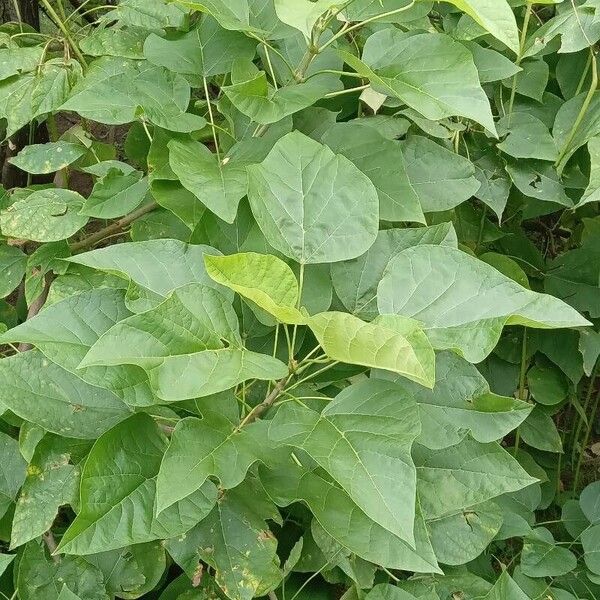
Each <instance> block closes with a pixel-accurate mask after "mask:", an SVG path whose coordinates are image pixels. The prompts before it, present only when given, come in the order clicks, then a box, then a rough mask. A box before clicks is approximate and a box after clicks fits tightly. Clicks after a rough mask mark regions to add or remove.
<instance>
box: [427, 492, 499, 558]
mask: <svg viewBox="0 0 600 600" xmlns="http://www.w3.org/2000/svg"><path fill="white" fill-rule="evenodd" d="M503 521H504V518H503V514H502V510H501V509H500V508H499V507H498V506H497V505H495V504H494V503H493V502H484V503H483V504H478V505H477V506H474V507H473V508H467V509H463V510H461V511H458V512H456V513H455V514H453V515H447V516H445V517H442V518H441V519H433V520H431V521H427V530H428V531H429V536H430V537H431V544H432V545H433V551H434V552H435V555H436V557H437V559H438V560H439V561H440V562H441V563H443V564H446V565H464V564H466V563H468V562H470V561H472V560H475V559H476V558H477V557H478V556H479V555H480V554H481V553H482V552H484V550H485V549H486V548H487V547H488V545H489V544H490V543H491V541H492V540H493V539H494V537H495V536H496V534H497V533H498V531H499V530H500V527H501V526H502V522H503Z"/></svg>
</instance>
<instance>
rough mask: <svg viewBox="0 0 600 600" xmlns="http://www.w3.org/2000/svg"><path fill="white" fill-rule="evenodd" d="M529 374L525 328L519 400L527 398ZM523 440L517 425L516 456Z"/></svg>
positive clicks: (524, 332) (524, 329) (525, 332)
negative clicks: (526, 384) (526, 380)
mask: <svg viewBox="0 0 600 600" xmlns="http://www.w3.org/2000/svg"><path fill="white" fill-rule="evenodd" d="M526 375H527V328H526V327H524V328H523V342H522V344H521V369H520V371H519V400H526V399H527V397H526V393H525V376H526ZM520 442H521V433H520V432H519V428H518V427H517V432H516V433H515V447H514V452H513V455H514V456H516V455H517V452H518V450H519V443H520Z"/></svg>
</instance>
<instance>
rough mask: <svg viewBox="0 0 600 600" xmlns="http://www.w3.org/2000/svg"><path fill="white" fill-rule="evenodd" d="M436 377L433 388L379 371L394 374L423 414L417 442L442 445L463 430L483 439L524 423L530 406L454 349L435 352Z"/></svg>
mask: <svg viewBox="0 0 600 600" xmlns="http://www.w3.org/2000/svg"><path fill="white" fill-rule="evenodd" d="M435 373H436V381H435V386H434V387H433V389H432V390H428V389H425V388H423V387H422V386H420V385H415V384H413V383H410V382H408V381H406V380H405V379H403V378H398V377H396V376H395V375H392V374H389V373H384V372H379V371H378V372H377V373H376V374H375V376H376V377H382V378H385V379H393V380H394V381H395V383H396V385H397V386H398V388H399V389H402V392H403V394H404V395H406V396H409V397H411V398H414V399H415V400H416V402H417V405H418V406H419V412H420V415H421V433H420V435H419V437H418V438H417V442H418V443H419V444H421V445H423V446H426V447H427V448H430V449H432V450H441V449H442V448H447V447H449V446H454V445H456V444H458V443H459V442H461V441H462V440H463V439H465V437H466V436H467V435H471V437H473V438H474V439H475V440H477V441H478V442H482V443H484V444H485V443H489V442H494V441H497V440H499V439H502V438H503V437H504V436H505V435H508V433H510V432H511V431H512V430H513V429H516V428H517V427H518V426H519V425H521V424H522V423H523V421H524V420H525V419H526V417H527V415H529V413H530V412H531V409H532V406H531V404H529V403H527V402H523V401H522V400H517V399H516V398H507V397H505V396H498V395H496V394H493V393H491V392H490V386H489V385H488V383H487V381H486V380H485V378H484V377H483V376H482V375H481V374H480V373H479V371H478V370H477V369H476V368H475V367H474V366H473V365H471V364H469V363H468V362H467V361H466V360H464V359H462V358H460V357H459V356H457V355H456V354H454V353H453V352H440V353H438V354H437V356H436V364H435Z"/></svg>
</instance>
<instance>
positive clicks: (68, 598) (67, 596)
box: [57, 584, 81, 600]
mask: <svg viewBox="0 0 600 600" xmlns="http://www.w3.org/2000/svg"><path fill="white" fill-rule="evenodd" d="M57 600H81V598H80V597H79V596H78V595H77V594H74V593H73V592H72V591H71V590H70V589H69V588H68V587H67V585H66V584H65V585H63V588H62V590H61V591H60V594H59V595H58V599H57Z"/></svg>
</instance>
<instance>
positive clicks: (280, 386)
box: [237, 374, 292, 431]
mask: <svg viewBox="0 0 600 600" xmlns="http://www.w3.org/2000/svg"><path fill="white" fill-rule="evenodd" d="M291 377H292V375H291V374H290V375H288V376H286V377H284V378H283V379H280V380H279V381H278V382H277V383H276V384H275V387H274V388H273V389H272V390H271V393H270V394H269V395H268V396H267V397H266V398H265V399H264V400H263V401H262V402H261V403H260V404H258V405H257V406H255V407H254V408H253V409H252V410H251V411H250V412H249V413H248V414H247V415H246V417H245V418H244V420H243V421H242V422H241V423H240V424H239V425H238V427H237V429H238V431H239V430H240V429H241V428H242V427H244V426H246V425H249V424H250V423H254V421H256V419H258V418H260V417H261V416H262V415H263V414H264V413H265V412H267V410H269V408H271V406H273V404H275V401H276V400H277V398H279V396H280V395H281V393H282V392H283V390H284V389H285V386H286V385H287V384H288V381H289V380H290V378H291Z"/></svg>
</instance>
